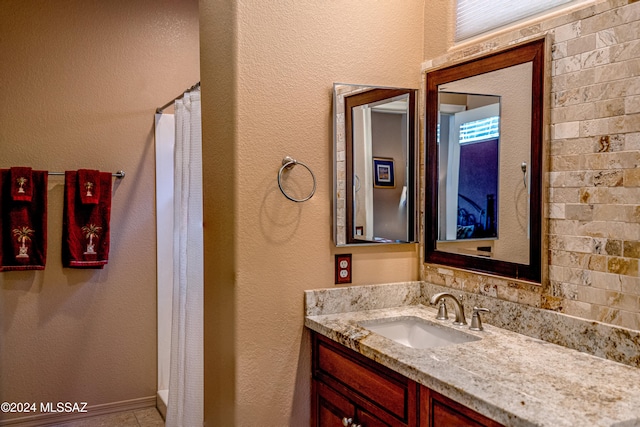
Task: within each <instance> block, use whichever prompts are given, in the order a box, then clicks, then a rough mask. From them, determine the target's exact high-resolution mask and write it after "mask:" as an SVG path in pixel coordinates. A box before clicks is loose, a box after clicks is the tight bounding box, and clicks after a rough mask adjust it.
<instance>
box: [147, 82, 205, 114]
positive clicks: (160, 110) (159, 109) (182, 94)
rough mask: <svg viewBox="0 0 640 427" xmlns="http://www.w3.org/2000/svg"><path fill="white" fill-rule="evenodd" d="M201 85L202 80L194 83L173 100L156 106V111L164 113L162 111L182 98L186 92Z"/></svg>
mask: <svg viewBox="0 0 640 427" xmlns="http://www.w3.org/2000/svg"><path fill="white" fill-rule="evenodd" d="M199 87H200V82H198V83H196V84H194V85H193V86H191V87H190V88H189V89H187V90H185V91H184V92H182V93H181V94H180V95H178V96H176V97H175V98H173V99H172V100H171V101H169V102H167V103H166V104H164V105H163V106H162V107H158V108H156V113H157V114H162V111H163V110H164V109H165V108H167V107H168V106H170V105H171V104H173V103H174V102H175V101H176V100H178V99H180V98H182V97H183V96H184V94H185V92H191V91H192V90H195V89H198V88H199Z"/></svg>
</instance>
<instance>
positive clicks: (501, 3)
mask: <svg viewBox="0 0 640 427" xmlns="http://www.w3.org/2000/svg"><path fill="white" fill-rule="evenodd" d="M575 1H576V0H457V6H456V41H462V40H465V39H468V38H470V37H473V36H477V35H478V34H481V33H484V32H486V31H490V30H493V29H496V28H498V27H501V26H503V25H506V24H509V23H511V22H515V21H518V20H520V19H523V18H527V17H530V16H533V15H536V14H538V13H540V12H544V11H546V10H549V9H552V8H554V7H557V6H561V5H564V4H567V3H572V2H575Z"/></svg>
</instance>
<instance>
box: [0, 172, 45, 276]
mask: <svg viewBox="0 0 640 427" xmlns="http://www.w3.org/2000/svg"><path fill="white" fill-rule="evenodd" d="M23 169H29V174H28V175H27V174H20V173H18V175H20V176H18V178H20V177H23V178H25V179H28V180H29V181H27V182H28V184H29V187H28V189H29V192H30V194H31V200H15V199H14V198H13V194H14V191H16V194H19V195H24V194H25V193H26V192H27V187H26V186H25V184H26V182H22V184H23V186H22V188H23V190H24V191H25V193H21V192H18V190H17V188H19V183H18V182H17V179H18V178H16V179H14V176H13V170H12V169H1V170H0V271H12V270H44V267H45V264H46V261H47V179H48V177H49V176H48V174H47V172H46V171H32V170H30V168H23Z"/></svg>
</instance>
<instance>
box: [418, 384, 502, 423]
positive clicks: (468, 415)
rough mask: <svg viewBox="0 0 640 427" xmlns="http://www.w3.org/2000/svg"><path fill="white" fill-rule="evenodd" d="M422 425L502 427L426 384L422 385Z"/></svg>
mask: <svg viewBox="0 0 640 427" xmlns="http://www.w3.org/2000/svg"><path fill="white" fill-rule="evenodd" d="M420 426H421V427H450V426H465V427H502V424H500V423H497V422H495V421H493V420H492V419H490V418H487V417H485V416H484V415H482V414H479V413H477V412H475V411H473V410H471V409H469V408H467V407H466V406H463V405H461V404H459V403H458V402H455V401H453V400H451V399H449V398H448V397H445V396H443V395H441V394H439V393H436V392H435V391H433V390H431V389H429V388H427V387H425V386H420Z"/></svg>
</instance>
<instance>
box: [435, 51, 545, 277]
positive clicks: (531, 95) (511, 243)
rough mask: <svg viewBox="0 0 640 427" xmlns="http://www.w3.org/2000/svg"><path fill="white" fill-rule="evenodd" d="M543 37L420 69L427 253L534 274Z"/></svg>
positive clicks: (450, 261)
mask: <svg viewBox="0 0 640 427" xmlns="http://www.w3.org/2000/svg"><path fill="white" fill-rule="evenodd" d="M543 60H544V40H537V41H534V42H530V43H527V44H524V45H520V46H516V47H514V48H511V49H508V50H505V51H501V52H498V53H494V54H492V55H488V56H485V57H482V58H478V59H475V60H473V61H468V62H465V63H461V64H457V65H454V66H451V67H446V68H442V69H439V70H435V71H432V72H429V73H427V111H426V114H427V116H426V126H427V129H426V135H427V151H426V156H427V186H426V187H427V191H426V197H425V203H426V204H425V215H426V218H425V235H426V236H425V237H426V243H425V261H426V262H433V263H439V264H445V265H451V266H456V267H462V268H468V269H473V270H480V271H485V272H491V273H495V274H500V275H504V276H510V277H516V278H522V279H529V280H532V281H536V282H539V281H540V277H541V271H540V257H541V252H540V251H541V233H542V228H541V179H542V175H541V162H542V154H541V153H542V150H541V144H542V99H543V98H542V96H543V86H542V78H543Z"/></svg>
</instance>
